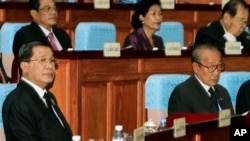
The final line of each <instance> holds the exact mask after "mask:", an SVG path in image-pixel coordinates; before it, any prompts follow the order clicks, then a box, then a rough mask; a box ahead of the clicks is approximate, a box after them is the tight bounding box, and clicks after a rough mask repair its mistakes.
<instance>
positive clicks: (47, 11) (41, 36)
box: [12, 0, 72, 82]
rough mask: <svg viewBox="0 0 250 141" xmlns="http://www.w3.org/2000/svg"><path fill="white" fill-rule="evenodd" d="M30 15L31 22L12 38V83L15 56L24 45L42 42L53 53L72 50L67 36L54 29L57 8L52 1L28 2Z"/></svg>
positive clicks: (15, 75) (14, 74)
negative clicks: (13, 57) (49, 45)
mask: <svg viewBox="0 0 250 141" xmlns="http://www.w3.org/2000/svg"><path fill="white" fill-rule="evenodd" d="M29 8H30V15H31V17H32V22H31V23H30V24H29V25H26V26H24V27H22V28H21V29H19V30H18V31H17V33H16V34H15V37H14V42H13V53H14V55H15V59H14V62H13V67H12V77H13V79H14V80H13V82H15V81H17V80H16V79H18V78H17V73H16V72H17V71H16V69H17V54H18V51H19V48H20V47H21V45H23V44H24V43H27V42H30V41H42V42H47V43H50V44H51V46H52V48H53V50H54V51H61V50H67V49H68V48H72V44H71V39H70V37H69V35H68V34H67V33H66V32H65V31H64V30H61V29H59V28H56V27H55V26H56V24H57V21H58V10H59V9H58V7H57V6H56V3H55V1H54V0H30V1H29Z"/></svg>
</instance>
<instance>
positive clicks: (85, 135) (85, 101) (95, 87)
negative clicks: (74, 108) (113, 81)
mask: <svg viewBox="0 0 250 141" xmlns="http://www.w3.org/2000/svg"><path fill="white" fill-rule="evenodd" d="M81 88H82V90H81V93H80V95H81V96H80V99H81V106H80V109H81V111H80V112H81V117H80V119H81V122H80V123H79V124H81V126H80V127H81V135H82V140H84V141H87V140H88V139H90V138H93V139H99V138H104V139H105V140H107V133H106V132H107V130H108V129H109V126H107V124H108V120H109V119H108V117H109V116H108V115H109V114H110V112H109V110H108V105H109V104H110V103H111V102H109V101H108V97H109V96H108V95H107V84H106V82H95V83H83V84H82V86H81Z"/></svg>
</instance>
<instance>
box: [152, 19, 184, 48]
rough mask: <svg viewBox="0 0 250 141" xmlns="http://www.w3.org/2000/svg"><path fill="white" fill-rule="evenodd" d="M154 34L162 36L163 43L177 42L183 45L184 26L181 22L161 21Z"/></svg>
mask: <svg viewBox="0 0 250 141" xmlns="http://www.w3.org/2000/svg"><path fill="white" fill-rule="evenodd" d="M155 34H156V35H158V36H161V37H162V39H163V42H164V45H165V44H166V43H168V42H179V43H180V45H181V47H184V27H183V24H182V23H181V22H174V21H169V22H166V21H165V22H162V23H161V27H160V29H159V30H158V31H156V32H155Z"/></svg>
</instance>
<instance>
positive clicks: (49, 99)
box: [43, 93, 64, 127]
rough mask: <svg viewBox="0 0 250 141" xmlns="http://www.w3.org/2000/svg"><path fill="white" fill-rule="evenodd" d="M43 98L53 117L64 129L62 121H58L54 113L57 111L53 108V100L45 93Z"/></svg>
mask: <svg viewBox="0 0 250 141" xmlns="http://www.w3.org/2000/svg"><path fill="white" fill-rule="evenodd" d="M43 98H44V99H45V100H46V103H47V106H48V108H49V109H50V110H51V111H52V112H53V114H54V116H56V118H57V119H58V121H59V122H60V124H61V125H62V126H63V127H64V124H63V122H62V120H61V119H60V117H59V115H58V112H56V110H57V109H56V106H54V105H55V103H54V102H53V100H52V99H51V98H50V97H49V95H48V94H47V93H45V94H44V96H43Z"/></svg>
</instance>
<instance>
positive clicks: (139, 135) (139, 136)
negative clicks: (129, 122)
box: [133, 127, 144, 141]
mask: <svg viewBox="0 0 250 141" xmlns="http://www.w3.org/2000/svg"><path fill="white" fill-rule="evenodd" d="M133 137H134V141H144V127H139V128H136V129H134V133H133Z"/></svg>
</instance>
